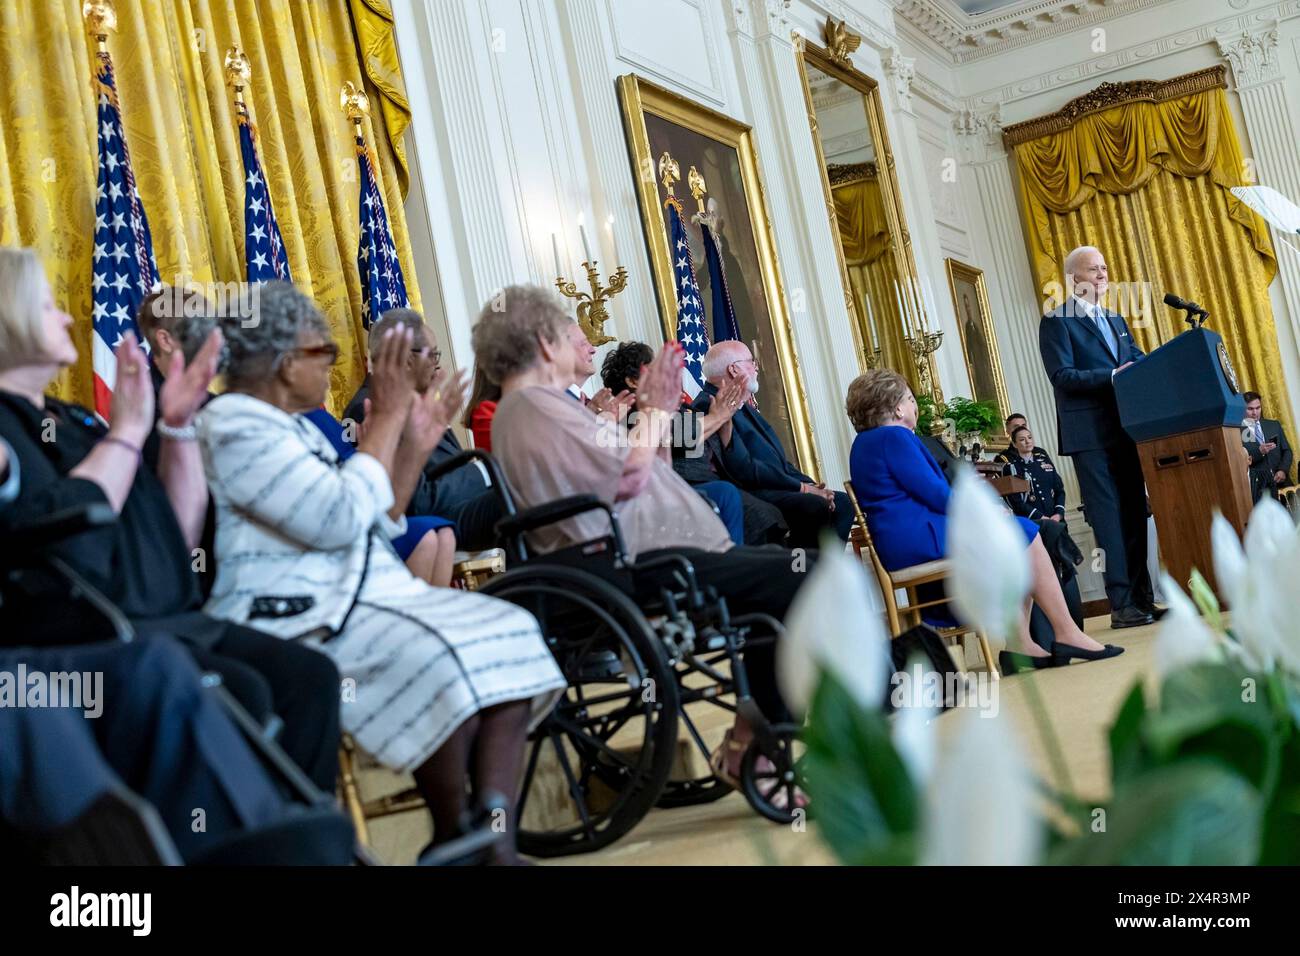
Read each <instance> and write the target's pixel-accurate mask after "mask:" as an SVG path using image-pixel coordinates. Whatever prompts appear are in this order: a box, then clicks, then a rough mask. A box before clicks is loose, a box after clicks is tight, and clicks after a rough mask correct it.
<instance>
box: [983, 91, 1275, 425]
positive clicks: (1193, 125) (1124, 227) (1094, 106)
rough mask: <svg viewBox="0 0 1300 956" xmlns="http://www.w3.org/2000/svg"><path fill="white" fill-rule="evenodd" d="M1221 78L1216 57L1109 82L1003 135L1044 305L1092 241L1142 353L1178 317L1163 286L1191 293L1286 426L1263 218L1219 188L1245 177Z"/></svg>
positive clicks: (1173, 330)
mask: <svg viewBox="0 0 1300 956" xmlns="http://www.w3.org/2000/svg"><path fill="white" fill-rule="evenodd" d="M1223 82H1224V74H1223V69H1222V68H1221V67H1216V68H1213V69H1211V70H1203V71H1200V72H1199V73H1196V74H1189V75H1188V76H1187V77H1179V78H1176V79H1174V80H1170V81H1168V82H1166V83H1153V82H1146V81H1144V82H1141V83H1131V84H1122V85H1115V84H1106V87H1109V89H1105V88H1103V89H1102V90H1099V91H1094V93H1092V94H1089V95H1088V96H1085V97H1081V98H1080V99H1079V100H1076V101H1074V102H1073V103H1072V104H1071V105H1069V106H1067V107H1066V108H1065V109H1063V110H1062V111H1060V113H1057V114H1053V116H1051V117H1044V118H1042V119H1040V120H1031V121H1029V122H1027V123H1021V124H1017V125H1016V126H1012V127H1008V128H1007V130H1006V131H1005V136H1006V142H1007V143H1008V145H1010V146H1012V147H1013V149H1014V156H1015V166H1016V171H1017V175H1018V179H1019V184H1020V200H1021V212H1022V215H1023V217H1024V223H1025V237H1026V243H1027V245H1028V249H1029V255H1030V260H1031V262H1032V264H1033V267H1034V272H1035V276H1036V279H1037V281H1038V283H1039V289H1040V292H1041V295H1042V297H1043V299H1044V301H1045V307H1046V308H1050V307H1052V305H1053V304H1054V303H1053V302H1052V301H1049V300H1050V299H1052V298H1053V297H1054V296H1059V295H1060V292H1061V290H1062V284H1063V281H1064V275H1063V273H1062V263H1063V261H1064V259H1065V256H1066V254H1067V253H1068V252H1069V251H1070V250H1071V249H1073V248H1074V247H1076V246H1079V245H1094V246H1097V247H1098V248H1100V249H1101V250H1102V252H1103V254H1105V256H1106V260H1107V264H1108V265H1109V266H1110V277H1111V286H1112V292H1111V294H1110V296H1109V297H1108V298H1109V301H1108V304H1109V305H1110V306H1111V307H1112V308H1115V309H1116V310H1117V311H1119V312H1121V313H1123V314H1125V316H1126V317H1127V318H1128V319H1129V320H1130V323H1131V324H1132V325H1133V331H1134V335H1135V336H1136V338H1137V340H1138V344H1139V345H1140V346H1141V347H1142V348H1143V349H1144V350H1146V351H1150V350H1151V349H1153V348H1156V347H1157V346H1159V345H1160V344H1161V343H1162V342H1165V341H1167V340H1168V339H1170V338H1172V337H1173V336H1174V335H1177V334H1178V333H1179V332H1180V331H1182V330H1183V328H1184V326H1183V324H1182V315H1181V314H1175V313H1173V312H1171V311H1170V310H1169V309H1167V308H1166V307H1165V306H1164V305H1162V304H1161V299H1162V297H1163V296H1164V294H1165V293H1166V292H1176V293H1177V294H1179V295H1182V296H1184V297H1187V298H1191V299H1194V300H1195V301H1197V302H1200V303H1201V304H1202V305H1204V306H1205V307H1206V308H1208V309H1209V310H1210V312H1211V313H1212V317H1211V321H1210V326H1211V327H1212V328H1213V329H1215V331H1217V332H1219V333H1220V334H1221V335H1222V336H1223V338H1224V341H1225V343H1226V344H1227V346H1228V349H1229V350H1230V352H1231V354H1232V356H1233V360H1234V362H1235V363H1236V365H1237V368H1238V370H1239V372H1241V373H1242V376H1243V379H1244V380H1243V383H1242V387H1243V388H1244V389H1245V388H1248V389H1253V390H1255V391H1258V392H1260V393H1261V394H1263V395H1264V400H1265V403H1266V413H1267V414H1268V415H1270V417H1277V418H1279V419H1281V420H1282V421H1283V422H1284V423H1285V424H1286V425H1287V427H1288V429H1289V428H1290V427H1291V421H1290V418H1291V416H1290V403H1289V400H1288V397H1287V391H1286V387H1285V385H1284V384H1283V383H1284V378H1283V373H1282V362H1281V357H1280V354H1279V350H1278V343H1277V334H1276V330H1275V326H1274V321H1273V311H1272V305H1271V303H1270V301H1269V297H1268V285H1269V283H1270V282H1271V281H1272V279H1273V276H1274V275H1275V274H1276V272H1277V260H1276V256H1275V253H1274V251H1273V245H1272V241H1271V239H1270V237H1269V234H1268V226H1267V224H1266V223H1265V222H1264V220H1263V219H1261V218H1260V217H1259V216H1258V215H1256V214H1255V213H1254V212H1252V211H1251V210H1250V209H1249V208H1248V207H1246V206H1245V205H1244V204H1243V203H1242V202H1240V201H1239V200H1238V199H1237V198H1236V197H1235V196H1233V195H1232V193H1231V192H1230V191H1229V190H1230V188H1231V187H1232V186H1238V185H1245V184H1246V183H1245V181H1244V180H1243V175H1244V173H1245V166H1244V162H1243V159H1242V153H1241V146H1240V144H1239V142H1238V140H1237V134H1236V130H1235V129H1234V128H1233V124H1232V117H1231V114H1230V113H1229V112H1228V104H1227V98H1226V96H1225V94H1224V90H1223ZM1189 90H1190V92H1189ZM1043 130H1048V132H1047V133H1046V134H1045V135H1042V131H1043ZM1032 133H1039V134H1040V135H1038V136H1037V137H1036V138H1026V136H1027V135H1030V134H1032ZM1124 293H1127V295H1125V296H1124V297H1123V298H1122V299H1121V298H1119V297H1120V296H1121V295H1122V294H1124ZM1066 294H1068V290H1067V291H1066ZM1058 301H1059V300H1058ZM1139 312H1140V313H1141V314H1138V313H1139ZM1144 317H1145V319H1146V321H1143V318H1144Z"/></svg>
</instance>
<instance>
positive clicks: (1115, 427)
mask: <svg viewBox="0 0 1300 956" xmlns="http://www.w3.org/2000/svg"><path fill="white" fill-rule="evenodd" d="M1065 283H1066V293H1067V295H1069V296H1070V297H1069V298H1068V299H1066V300H1065V302H1064V303H1063V304H1062V305H1061V306H1060V307H1058V308H1057V309H1055V310H1053V311H1052V312H1049V313H1048V314H1047V315H1045V316H1043V319H1042V322H1041V323H1040V324H1039V326H1038V348H1039V351H1040V352H1041V353H1042V357H1043V367H1044V369H1046V371H1047V377H1048V378H1049V379H1051V382H1052V389H1053V391H1054V392H1055V393H1056V421H1057V434H1058V439H1059V446H1058V447H1059V451H1060V453H1061V454H1062V455H1069V456H1070V458H1071V459H1072V460H1073V461H1074V470H1075V473H1076V474H1077V475H1078V477H1079V491H1080V493H1081V495H1082V497H1083V508H1084V515H1085V517H1086V518H1087V520H1088V524H1090V525H1091V526H1092V530H1093V534H1094V535H1095V536H1096V539H1097V545H1098V546H1099V547H1100V548H1101V549H1102V551H1103V556H1104V559H1105V568H1104V570H1103V576H1104V578H1105V581H1106V596H1107V597H1108V598H1110V608H1111V610H1110V626H1111V627H1136V626H1139V625H1142V624H1150V623H1151V622H1152V621H1153V620H1155V619H1156V618H1157V617H1159V616H1160V615H1162V614H1163V613H1164V611H1163V609H1160V608H1157V607H1156V606H1155V602H1154V600H1153V596H1152V589H1151V577H1150V575H1149V574H1148V573H1147V499H1146V485H1145V482H1144V480H1143V478H1142V463H1141V461H1140V459H1139V458H1138V451H1137V445H1136V444H1134V442H1133V439H1132V438H1130V437H1129V436H1128V433H1127V432H1125V431H1124V427H1123V425H1121V424H1120V417H1119V406H1118V405H1117V403H1116V399H1115V386H1114V378H1115V376H1116V375H1117V374H1119V373H1121V372H1123V371H1124V369H1126V368H1128V367H1129V366H1130V365H1132V364H1133V363H1134V362H1136V361H1138V360H1139V359H1140V358H1142V354H1143V353H1142V350H1141V349H1139V348H1138V347H1137V345H1136V344H1135V343H1134V342H1133V336H1132V335H1131V334H1130V332H1129V328H1128V324H1127V323H1126V322H1125V321H1124V317H1123V316H1121V315H1119V314H1117V313H1115V312H1111V311H1110V310H1109V309H1107V308H1106V307H1105V306H1103V305H1101V304H1100V299H1101V298H1102V297H1103V296H1104V295H1105V294H1106V288H1107V285H1108V275H1107V271H1106V260H1105V258H1104V257H1103V256H1102V254H1101V252H1100V251H1099V250H1097V249H1095V248H1094V247H1092V246H1081V247H1079V248H1078V249H1075V250H1073V251H1072V252H1071V253H1070V254H1069V255H1068V256H1066V258H1065Z"/></svg>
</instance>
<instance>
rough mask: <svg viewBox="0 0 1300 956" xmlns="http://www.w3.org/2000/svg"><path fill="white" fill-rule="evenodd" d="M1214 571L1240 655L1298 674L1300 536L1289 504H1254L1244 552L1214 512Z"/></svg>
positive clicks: (1260, 665)
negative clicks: (1229, 616) (1296, 576)
mask: <svg viewBox="0 0 1300 956" xmlns="http://www.w3.org/2000/svg"><path fill="white" fill-rule="evenodd" d="M1211 535H1212V544H1213V547H1214V572H1215V577H1216V579H1217V580H1218V584H1219V591H1220V593H1221V594H1222V595H1223V596H1224V598H1226V599H1227V601H1228V605H1229V607H1230V609H1231V611H1232V630H1233V632H1234V633H1235V634H1236V635H1237V638H1238V639H1239V640H1240V642H1241V643H1240V645H1239V647H1237V648H1235V649H1234V650H1235V652H1236V653H1237V655H1238V656H1240V657H1242V658H1244V659H1245V661H1246V663H1247V664H1248V665H1249V666H1251V667H1253V668H1255V669H1258V670H1261V671H1265V672H1268V671H1271V670H1273V668H1274V667H1275V666H1276V665H1277V664H1278V663H1279V662H1281V663H1282V664H1283V666H1285V667H1286V668H1287V669H1288V670H1290V671H1292V672H1293V673H1297V674H1300V588H1297V587H1296V586H1295V583H1294V576H1295V567H1296V561H1297V559H1300V535H1298V534H1297V531H1296V527H1295V524H1294V522H1292V520H1291V516H1290V514H1288V513H1287V511H1286V509H1285V508H1283V507H1282V506H1281V505H1280V504H1278V503H1277V502H1276V501H1274V500H1273V499H1271V498H1267V497H1265V498H1262V499H1260V501H1259V503H1258V504H1256V505H1255V508H1254V510H1253V511H1252V512H1251V515H1250V522H1249V523H1248V524H1247V526H1246V546H1245V551H1244V553H1243V551H1242V549H1241V547H1240V546H1238V545H1237V544H1236V540H1235V539H1236V534H1235V532H1234V531H1233V529H1232V526H1231V525H1229V524H1228V523H1227V521H1225V520H1224V519H1222V518H1218V517H1216V519H1215V523H1214V526H1213V528H1212V531H1211Z"/></svg>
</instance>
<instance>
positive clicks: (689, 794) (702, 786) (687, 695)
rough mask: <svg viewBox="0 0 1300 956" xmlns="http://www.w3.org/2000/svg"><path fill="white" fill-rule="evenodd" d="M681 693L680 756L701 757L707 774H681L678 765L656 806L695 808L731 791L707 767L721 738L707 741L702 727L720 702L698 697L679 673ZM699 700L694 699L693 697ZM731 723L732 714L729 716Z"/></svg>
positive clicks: (687, 758) (679, 690)
mask: <svg viewBox="0 0 1300 956" xmlns="http://www.w3.org/2000/svg"><path fill="white" fill-rule="evenodd" d="M678 678H679V684H678V691H677V693H678V695H679V699H680V700H681V707H680V710H679V718H678V733H679V734H680V735H681V736H682V737H683V738H684V739H685V744H686V746H685V748H684V749H685V751H686V753H685V754H681V753H680V752H679V758H684V759H685V760H687V761H690V760H691V759H692V758H694V759H695V760H698V762H699V764H698V767H699V768H702V769H703V770H704V771H705V773H704V775H703V776H698V777H696V776H691V775H689V770H688V771H687V773H681V768H679V767H675V768H674V772H673V774H672V775H671V776H670V777H669V778H668V783H667V784H666V785H665V786H664V792H663V793H662V794H660V796H659V802H658V803H657V804H656V805H657V806H660V807H663V808H664V809H671V808H673V807H693V806H698V805H700V804H704V803H713V802H714V801H715V800H721V799H722V798H723V797H725V796H726V795H727V794H729V793H731V788H730V787H729V786H727V785H726V784H725V783H723V782H722V781H721V780H719V779H718V778H717V777H715V776H713V773H712V771H710V770H709V769H708V766H709V756H710V754H711V753H712V751H713V748H714V747H715V746H716V745H717V744H718V742H719V741H720V740H721V737H719V740H714V741H706V740H705V739H704V736H703V734H702V732H701V729H700V726H699V725H700V723H701V722H702V721H703V720H704V719H706V718H707V717H708V716H709V714H710V711H711V710H714V711H716V710H717V709H718V705H717V704H715V703H713V702H712V700H711V699H710V698H708V697H703V696H699V691H698V689H694V688H690V687H687V686H684V685H682V684H681V683H680V680H681V678H682V675H681V673H680V672H679V674H678ZM692 697H695V698H696V699H694V700H692V699H691V698H692ZM728 723H730V717H728Z"/></svg>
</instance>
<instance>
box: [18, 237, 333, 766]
mask: <svg viewBox="0 0 1300 956" xmlns="http://www.w3.org/2000/svg"><path fill="white" fill-rule="evenodd" d="M71 324H72V318H71V316H69V315H68V314H67V313H65V312H63V311H62V310H60V309H59V308H58V306H56V305H55V303H54V298H53V295H52V293H51V291H50V286H49V283H48V282H47V281H46V279H45V275H44V272H43V270H42V269H41V265H40V262H39V260H37V258H36V255H35V253H34V252H32V251H31V250H28V249H0V436H3V437H4V438H5V440H6V441H7V442H8V443H9V445H10V447H11V448H12V449H13V457H14V460H15V461H16V462H17V463H18V468H19V471H20V473H21V475H22V487H21V490H20V491H19V493H18V497H17V499H16V500H15V501H14V502H13V503H12V504H11V505H10V506H9V507H8V508H6V509H5V511H4V513H3V515H0V533H2V532H3V531H4V530H5V529H6V528H11V527H14V526H17V525H20V524H23V523H25V522H30V521H33V520H35V519H38V518H41V517H44V516H48V515H51V514H54V513H55V512H58V511H61V510H63V509H66V508H72V507H77V506H83V505H89V504H107V505H109V506H110V507H111V508H112V509H113V511H115V512H116V513H117V515H118V520H117V521H116V522H115V523H114V524H112V525H110V526H108V527H104V528H97V529H95V530H91V531H86V532H83V533H81V534H76V535H72V536H70V537H68V538H67V539H65V540H64V541H62V542H60V543H59V544H57V545H55V546H54V547H53V548H52V549H51V553H52V554H54V555H56V556H57V557H59V558H61V559H62V560H63V561H64V562H66V563H67V564H68V565H69V566H70V567H71V568H72V569H73V570H75V571H76V572H78V573H80V574H81V575H83V576H84V577H85V578H86V579H87V580H88V581H89V582H90V583H91V584H92V585H94V586H95V587H96V588H97V589H99V590H100V591H101V592H103V594H104V595H105V596H106V597H107V598H108V599H109V600H110V601H111V602H113V604H115V605H116V606H117V607H118V608H119V609H121V611H122V612H123V613H124V614H125V615H126V616H127V618H128V619H130V620H131V622H132V623H133V624H134V625H135V626H136V628H137V629H138V630H140V631H141V632H142V633H151V634H154V633H164V634H171V635H173V636H175V637H177V638H178V639H180V640H181V641H182V642H183V643H184V644H185V646H186V648H187V649H188V650H189V652H190V653H191V654H192V655H193V656H194V658H195V660H196V661H197V663H198V664H199V666H200V667H201V668H203V669H204V670H211V671H216V672H217V673H219V674H220V675H221V676H222V678H223V679H224V681H225V683H226V685H227V686H228V688H229V689H230V691H231V693H232V694H234V695H235V697H237V698H238V699H239V700H240V702H241V703H242V704H243V705H244V706H245V707H246V708H247V709H248V710H249V711H250V712H251V713H252V714H253V716H254V717H255V718H257V719H258V720H261V721H268V720H269V719H270V718H271V716H272V715H273V714H277V715H279V717H280V718H281V719H282V720H283V722H284V726H283V730H282V731H281V735H280V738H279V740H280V743H281V745H282V746H283V747H284V750H285V751H286V752H287V753H288V754H289V756H290V757H292V758H293V759H294V760H295V761H296V762H297V763H298V765H299V766H300V767H302V769H303V770H304V771H306V772H307V774H308V775H309V776H310V777H311V778H312V780H313V781H314V782H315V783H316V785H317V786H318V787H321V788H322V789H332V788H333V786H334V783H335V777H336V776H337V774H338V672H337V671H336V670H335V668H334V665H333V664H332V663H330V661H329V659H328V658H326V657H324V656H323V655H321V654H318V653H316V652H315V651H312V650H310V649H307V648H303V647H297V646H294V645H288V644H284V643H283V642H280V641H276V640H273V639H270V638H267V637H266V636H265V635H263V634H259V633H258V632H257V631H254V630H251V629H249V628H245V627H240V626H238V625H235V624H231V623H229V622H226V621H220V620H217V619H215V618H213V617H210V616H209V615H206V614H204V613H202V611H201V610H200V603H201V596H200V592H199V585H198V580H197V578H196V575H195V573H194V567H195V565H196V564H198V563H199V562H200V561H210V560H211V557H212V556H211V555H207V554H204V553H203V552H201V551H200V550H198V546H199V544H200V535H201V533H202V528H203V522H204V515H205V513H206V511H207V502H208V486H207V484H206V482H205V481H204V478H203V463H202V460H201V458H200V455H199V449H198V444H197V443H196V441H195V433H194V427H193V418H194V414H195V412H196V411H197V410H198V408H199V406H200V405H201V404H202V402H203V401H204V399H205V397H206V396H207V394H208V384H209V383H210V382H211V380H212V377H213V374H214V371H215V368H216V363H217V357H218V355H219V353H220V350H221V335H220V333H214V334H213V335H212V336H211V337H210V338H209V339H208V341H207V343H206V344H205V345H204V346H203V348H202V349H200V350H199V352H198V354H197V355H195V357H194V361H193V363H191V364H188V365H187V364H186V363H185V361H184V358H183V357H176V358H174V359H173V362H174V363H175V364H174V365H173V366H172V368H171V370H170V372H169V374H168V376H167V379H166V381H165V382H164V384H163V385H162V387H161V389H160V391H159V394H158V408H159V409H160V413H161V414H160V415H158V416H157V429H158V431H159V433H160V434H161V442H160V447H159V457H158V470H157V474H155V473H154V472H153V471H152V470H151V469H149V468H147V467H144V466H143V465H142V461H141V458H142V453H143V447H144V442H145V440H146V438H147V437H148V436H149V434H150V432H151V431H152V430H153V429H154V427H155V414H154V408H155V404H154V391H153V386H152V384H151V382H150V376H149V360H148V358H147V357H146V356H145V354H144V352H143V351H142V350H141V349H140V347H139V346H138V345H137V344H136V341H135V337H134V335H133V334H131V333H130V332H128V333H126V335H125V336H124V337H123V339H122V341H121V343H120V344H119V345H118V347H117V349H116V350H115V352H114V358H115V360H116V378H115V382H114V390H113V392H112V424H111V425H110V426H109V427H108V428H105V427H104V426H103V425H102V424H101V423H100V421H99V420H98V419H97V418H96V417H95V415H94V414H93V413H91V412H89V411H87V410H86V409H84V408H81V407H79V406H76V405H71V404H68V403H66V402H61V401H58V400H57V399H53V398H49V397H47V396H46V395H45V389H46V388H48V387H49V385H50V383H51V382H53V381H54V378H55V376H56V375H57V374H58V373H59V371H60V370H61V369H64V368H67V367H69V366H71V365H73V364H75V363H76V361H77V350H76V347H75V346H74V345H73V343H72V338H71V336H70V335H69V332H68V329H69V327H70V326H71ZM5 617H6V621H5V627H4V628H3V631H0V644H8V645H12V644H14V643H16V642H23V643H31V642H33V641H39V642H40V643H41V644H71V643H84V642H86V641H91V640H98V639H103V638H106V637H108V636H110V632H109V631H108V630H107V629H106V628H105V629H103V630H101V631H94V630H93V629H90V628H88V627H87V623H86V620H85V617H84V614H83V613H82V608H81V606H80V604H79V603H78V602H74V601H68V600H67V599H66V593H65V592H64V591H63V590H62V585H61V584H59V583H57V582H51V583H50V584H47V585H38V584H37V583H35V582H33V583H32V585H31V594H30V599H25V600H23V601H21V602H16V603H14V604H11V605H10V606H8V607H6V608H5Z"/></svg>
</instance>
